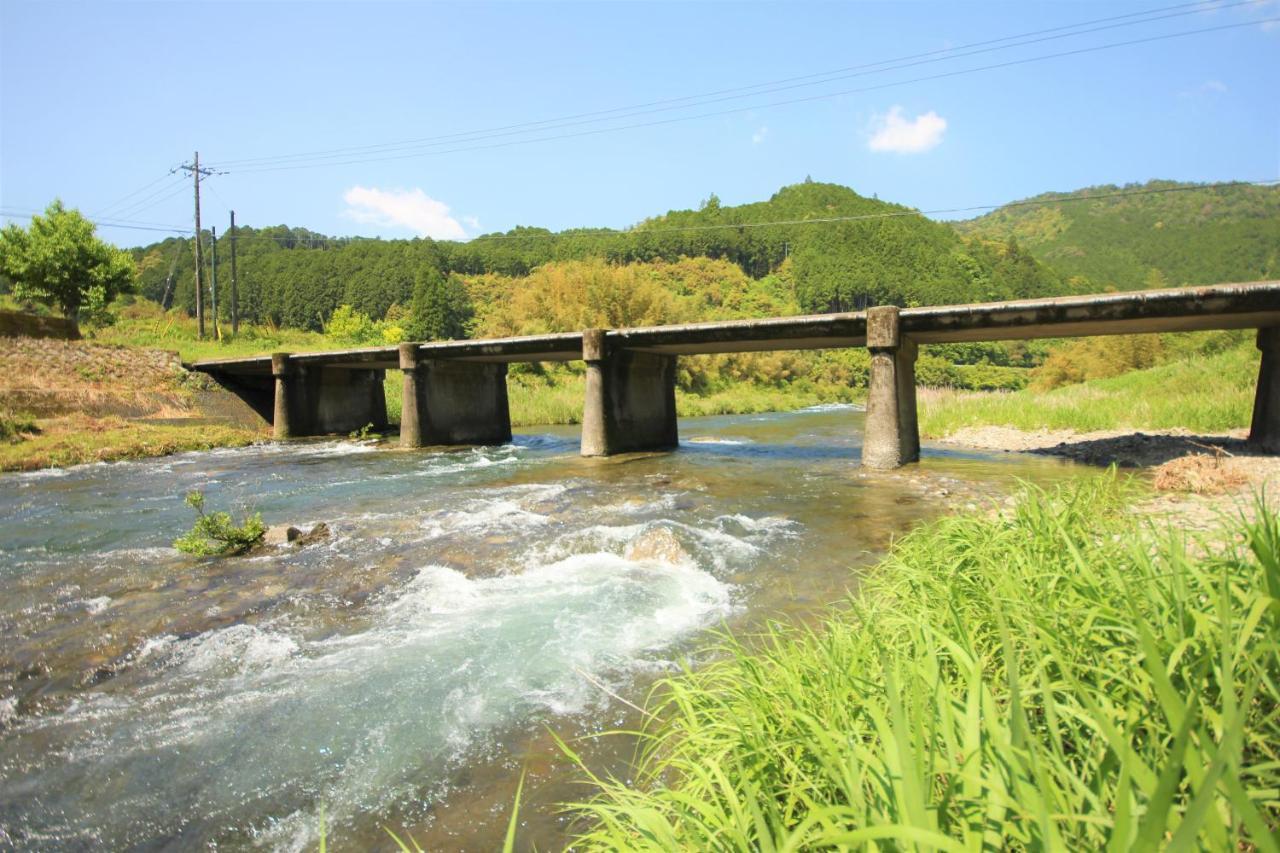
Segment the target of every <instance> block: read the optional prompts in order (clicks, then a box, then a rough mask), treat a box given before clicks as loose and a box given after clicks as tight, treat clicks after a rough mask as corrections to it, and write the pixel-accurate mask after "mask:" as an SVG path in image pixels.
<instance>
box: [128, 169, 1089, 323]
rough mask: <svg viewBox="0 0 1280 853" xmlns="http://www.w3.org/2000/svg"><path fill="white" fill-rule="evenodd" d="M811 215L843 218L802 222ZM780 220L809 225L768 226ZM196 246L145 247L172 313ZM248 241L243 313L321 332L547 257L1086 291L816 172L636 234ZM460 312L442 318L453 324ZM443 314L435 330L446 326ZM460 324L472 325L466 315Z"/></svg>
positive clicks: (818, 308) (150, 286) (851, 288)
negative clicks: (761, 195) (344, 310)
mask: <svg viewBox="0 0 1280 853" xmlns="http://www.w3.org/2000/svg"><path fill="white" fill-rule="evenodd" d="M811 220H837V221H823V222H820V223H813V224H801V223H804V222H808V221H811ZM776 222H786V223H797V224H783V225H775V224H766V223H776ZM206 240H207V237H206ZM192 248H193V247H192V244H191V241H190V240H189V239H186V240H183V239H170V240H165V241H164V242H162V243H157V244H154V245H151V246H146V247H143V248H140V249H137V250H135V257H136V259H137V261H138V265H139V269H140V289H141V293H142V294H143V295H144V296H146V297H148V298H150V299H153V300H156V301H162V302H163V303H164V304H165V305H166V307H178V308H182V309H185V310H187V311H194V307H195V295H194V270H193V261H194V258H193V254H194V253H193V251H192ZM228 250H229V246H228V245H227V241H226V240H225V239H224V240H220V241H219V255H220V266H219V269H218V280H219V285H220V287H219V291H220V297H221V298H220V305H219V309H220V314H221V315H222V316H223V317H224V318H225V317H227V316H229V313H230V308H229V304H228V300H229V293H230V268H229V264H228V263H227V260H228ZM237 250H238V252H237V254H238V258H237V261H238V263H237V272H238V275H237V290H238V306H239V313H240V316H241V317H242V318H243V319H245V320H247V321H250V322H256V323H267V324H275V325H279V326H288V327H295V328H301V329H312V330H321V329H323V328H324V327H325V326H326V325H327V324H328V323H329V321H330V318H331V317H332V316H333V313H334V312H335V311H336V310H337V309H338V308H339V307H340V306H343V305H348V306H351V308H352V309H353V310H354V311H355V312H357V313H358V314H362V315H365V316H367V317H369V318H371V319H372V320H374V321H378V320H390V321H393V322H396V323H402V322H412V321H414V317H416V316H418V314H420V313H421V312H420V311H419V312H414V311H412V310H411V304H412V303H414V301H415V298H416V299H417V302H418V304H419V307H421V305H422V304H424V303H426V302H432V303H433V304H434V305H435V306H436V307H435V308H433V309H432V310H434V311H436V314H437V315H440V312H441V310H443V309H440V307H439V306H442V305H444V306H446V307H449V306H454V307H457V309H458V311H459V312H460V314H459V316H465V315H466V313H467V310H469V309H467V308H466V306H455V303H456V301H457V299H458V296H459V294H460V293H461V292H462V291H466V292H467V293H469V294H473V295H472V297H471V298H472V300H473V301H474V300H475V299H476V298H480V299H489V298H491V297H490V293H491V291H490V290H488V289H486V287H485V286H484V285H483V284H480V283H479V282H481V280H482V279H484V278H485V277H491V276H499V277H506V278H509V279H515V278H523V277H526V276H528V275H530V274H531V273H532V272H533V271H535V270H537V269H539V268H541V267H544V266H545V265H547V264H551V263H554V262H565V261H580V260H586V259H595V260H599V261H601V262H603V263H605V264H608V265H614V266H625V265H632V264H646V265H647V264H655V263H667V264H670V263H676V262H678V261H679V260H680V259H681V258H707V259H713V260H720V261H725V262H728V263H729V264H732V265H733V266H736V267H737V268H738V269H739V270H740V271H741V272H742V274H743V276H744V277H745V279H747V280H750V281H754V282H766V281H767V280H768V279H770V277H771V276H772V277H775V278H776V277H777V275H778V273H779V272H780V271H781V270H782V269H783V266H784V262H785V264H786V266H787V272H786V287H787V289H788V293H787V302H788V309H787V310H791V311H792V313H795V312H830V311H843V310H852V309H856V308H861V307H864V306H866V305H868V304H884V303H894V304H900V305H908V304H942V303H948V302H967V301H983V300H992V299H1004V298H1015V297H1026V296H1045V295H1053V294H1060V293H1064V292H1077V291H1081V290H1085V289H1087V288H1088V286H1089V285H1088V283H1087V282H1085V281H1083V280H1081V279H1076V280H1065V279H1063V278H1062V277H1061V276H1059V275H1058V274H1057V273H1056V272H1054V271H1053V270H1051V269H1050V268H1048V267H1046V266H1045V265H1043V264H1041V263H1039V262H1037V261H1036V260H1035V258H1034V257H1032V255H1031V254H1030V253H1028V252H1026V251H1024V250H1023V249H1022V248H1021V247H1020V246H1019V244H1018V242H1017V240H1014V239H1008V240H1002V241H999V242H989V241H986V240H983V239H979V238H966V237H962V236H960V235H959V234H957V233H956V231H955V230H954V229H953V228H951V227H950V226H947V225H944V224H941V223H937V222H933V221H931V220H929V219H927V218H925V217H923V216H921V215H919V214H917V213H914V212H912V211H911V210H910V209H908V208H905V207H902V206H900V205H894V204H889V203H886V202H882V201H879V200H877V199H869V198H864V197H862V196H860V195H858V194H857V193H855V192H854V191H853V190H850V189H848V188H847V187H841V186H838V185H834V184H823V183H816V182H812V181H806V182H805V183H802V184H797V185H793V186H789V187H784V188H783V189H782V190H780V191H779V192H778V193H776V194H775V195H774V196H773V197H772V198H771V199H769V200H768V201H765V202H759V203H755V204H747V205H741V206H737V207H726V206H722V205H721V204H720V202H719V200H718V199H717V198H716V197H715V196H714V195H713V196H711V197H710V198H709V199H708V200H707V201H706V202H704V203H703V205H702V206H701V207H700V209H698V210H684V211H672V212H669V213H667V214H665V215H663V216H659V217H655V218H653V219H649V220H646V221H645V222H643V223H641V224H639V225H638V226H637V227H636V228H635V229H632V230H630V231H627V232H619V231H613V230H609V229H578V230H570V231H562V232H557V233H553V232H550V231H548V230H546V229H541V228H527V227H520V228H515V229H513V230H511V231H508V232H505V233H502V234H488V235H482V236H480V237H478V238H476V239H474V240H471V241H469V242H466V243H457V242H448V241H436V240H431V239H414V240H380V239H350V238H330V237H325V236H323V235H320V234H316V233H314V232H310V231H307V230H305V229H299V228H289V227H286V226H276V227H270V228H250V227H243V226H242V227H240V228H239V236H238V240H237ZM205 254H206V257H208V256H209V254H210V253H209V252H208V251H206V253H205ZM205 274H206V275H208V274H209V271H208V270H206V273H205ZM713 284H714V282H706V281H701V283H698V284H696V285H695V284H691V285H689V286H712V285H713ZM681 286H685V285H681ZM773 286H776V282H775V283H774V284H771V285H768V286H766V287H765V288H764V290H762V291H760V292H762V293H763V292H765V291H767V290H768V288H769V287H773ZM477 294H478V295H477ZM480 307H481V306H475V310H476V311H477V312H478V311H479V309H480ZM452 310H453V307H449V310H448V311H445V314H446V315H448V316H444V318H443V320H441V323H444V322H446V321H447V322H454V320H455V319H456V318H454V317H453V315H452V314H451V313H450V312H451V311H452ZM752 310H755V311H759V312H761V313H755V314H750V315H749V316H762V315H763V312H767V311H773V310H782V309H781V306H779V305H777V304H771V303H768V300H766V302H765V303H762V304H760V305H756V306H752ZM405 318H408V319H407V320H406V319H405ZM701 318H702V317H701V316H694V317H690V318H689V319H701ZM441 323H434V322H428V323H426V326H425V328H430V329H433V330H435V331H437V332H439V331H440V329H441V328H442V326H441ZM419 328H424V326H422V324H421V322H419ZM452 331H454V332H455V333H457V332H461V333H466V331H467V328H466V327H465V325H462V326H458V325H456V324H455V325H454V326H453V327H452Z"/></svg>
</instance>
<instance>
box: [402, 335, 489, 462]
mask: <svg viewBox="0 0 1280 853" xmlns="http://www.w3.org/2000/svg"><path fill="white" fill-rule="evenodd" d="M400 369H401V370H403V371H404V396H403V397H402V402H401V406H400V445H401V446H402V447H430V446H433V445H440V444H506V443H507V442H509V441H511V411H510V407H509V405H508V402H507V365H506V364H503V363H489V362H474V361H453V360H450V359H438V358H437V359H432V358H423V357H422V351H421V350H420V349H419V348H418V345H417V344H401V345H400Z"/></svg>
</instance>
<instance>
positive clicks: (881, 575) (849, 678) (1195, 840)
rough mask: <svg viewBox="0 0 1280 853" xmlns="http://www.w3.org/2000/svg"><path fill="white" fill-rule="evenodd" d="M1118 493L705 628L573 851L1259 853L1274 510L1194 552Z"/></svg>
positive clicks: (1276, 551) (905, 546)
mask: <svg viewBox="0 0 1280 853" xmlns="http://www.w3.org/2000/svg"><path fill="white" fill-rule="evenodd" d="M1127 488H1129V487H1127V486H1125V485H1123V484H1121V483H1118V482H1117V481H1116V480H1115V479H1114V476H1112V475H1108V476H1105V477H1101V478H1098V479H1091V480H1088V481H1085V482H1084V483H1081V484H1076V485H1074V486H1071V487H1067V488H1066V489H1065V490H1063V491H1059V492H1056V493H1053V494H1046V493H1044V492H1041V491H1038V490H1035V489H1032V488H1028V489H1027V491H1026V493H1025V495H1024V496H1023V497H1022V499H1021V501H1020V502H1019V503H1018V504H1017V506H1016V509H1013V510H1011V511H1009V512H1008V513H1007V514H1004V515H1001V516H999V517H984V516H971V517H952V518H946V519H943V520H940V521H938V522H936V523H934V524H932V525H931V526H928V527H926V528H924V529H922V530H919V531H917V532H915V533H913V534H911V535H909V536H907V537H906V538H905V539H903V540H902V541H901V542H899V543H898V545H897V546H896V547H895V548H894V549H893V552H892V554H891V556H890V557H889V558H888V559H887V560H886V561H885V562H884V563H882V564H881V565H880V566H879V567H878V568H877V569H876V570H875V571H874V573H873V574H872V575H871V576H870V577H868V578H867V579H866V580H865V581H864V583H863V586H862V589H861V591H860V592H859V594H858V595H857V597H856V598H854V599H853V600H852V601H851V602H850V605H849V607H848V609H847V610H844V611H838V612H836V613H835V615H833V616H832V617H831V618H830V620H829V622H828V623H827V624H826V625H825V626H823V627H821V628H820V629H813V630H806V629H800V628H788V627H782V626H775V627H773V628H772V629H771V630H770V631H769V632H768V633H767V634H766V635H765V636H764V637H762V638H759V639H758V641H756V642H754V643H753V644H751V645H750V646H748V645H745V644H743V643H739V642H737V641H735V640H733V639H730V638H727V637H726V638H725V640H724V649H723V651H724V652H725V657H724V659H722V660H721V661H720V662H718V663H714V664H712V665H710V666H708V667H705V668H703V669H701V670H699V671H696V672H686V673H684V674H681V675H679V676H677V677H674V678H672V679H670V680H668V681H666V682H665V683H664V684H662V685H660V686H659V688H658V690H657V692H656V693H655V695H654V701H653V702H652V704H651V709H652V711H653V713H654V717H653V719H655V720H657V721H659V722H655V723H654V724H652V725H650V726H649V727H648V728H647V730H646V731H644V732H643V733H642V735H641V737H642V742H643V743H644V747H643V754H642V757H641V759H640V761H639V767H638V771H637V775H636V778H635V779H634V780H633V781H631V782H629V783H628V782H623V781H619V780H612V779H598V778H594V777H592V778H591V779H590V781H591V782H593V783H594V784H598V785H599V786H601V792H600V793H599V794H598V796H596V797H595V798H593V799H591V800H589V801H587V802H584V803H579V804H577V805H576V806H574V808H575V810H576V811H577V813H578V815H579V819H580V821H581V823H580V824H579V835H578V837H577V838H576V839H575V844H576V846H578V847H581V848H582V849H597V850H600V849H610V850H613V849H628V850H638V849H639V850H688V849H714V850H745V849H753V850H798V849H813V848H821V847H832V846H835V847H841V848H874V849H893V850H897V849H943V850H957V851H958V850H997V849H1009V848H1013V849H1041V850H1102V849H1106V850H1132V849H1144V850H1145V849H1153V848H1157V847H1160V848H1164V847H1167V848H1169V849H1191V848H1198V847H1203V848H1209V849H1216V850H1227V849H1257V850H1276V849H1277V842H1276V836H1275V834H1274V833H1275V832H1276V831H1277V829H1278V828H1280V645H1278V643H1280V521H1278V520H1277V518H1276V517H1275V516H1272V515H1269V514H1267V513H1266V512H1265V511H1262V512H1260V514H1259V520H1258V521H1256V522H1250V523H1245V522H1243V521H1238V522H1236V524H1235V526H1234V532H1235V533H1236V534H1238V537H1237V538H1233V539H1231V540H1228V541H1227V542H1226V544H1222V543H1221V542H1219V543H1218V544H1216V545H1211V544H1210V545H1206V544H1205V543H1189V542H1188V541H1187V540H1186V539H1185V537H1183V536H1182V535H1180V534H1179V533H1178V532H1177V531H1173V530H1153V529H1149V528H1147V527H1146V526H1145V525H1144V523H1143V522H1140V521H1137V520H1135V519H1134V518H1133V517H1132V516H1130V515H1128V514H1127V513H1126V512H1125V505H1126V489H1127ZM566 748H567V747H566ZM585 772H586V771H585V770H584V773H585ZM1250 845H1252V846H1250Z"/></svg>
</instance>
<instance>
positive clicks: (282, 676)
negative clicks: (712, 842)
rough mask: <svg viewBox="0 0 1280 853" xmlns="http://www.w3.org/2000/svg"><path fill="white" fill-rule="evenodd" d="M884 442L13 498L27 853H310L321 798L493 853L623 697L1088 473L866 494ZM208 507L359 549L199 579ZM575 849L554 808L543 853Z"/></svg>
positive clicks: (333, 461) (319, 448)
mask: <svg viewBox="0 0 1280 853" xmlns="http://www.w3.org/2000/svg"><path fill="white" fill-rule="evenodd" d="M861 418H862V416H861V414H860V413H858V412H856V411H854V410H853V409H851V408H849V407H824V408H822V409H819V410H812V411H807V412H801V413H794V414H777V415H752V416H732V417H718V418H702V419H696V420H689V421H684V422H682V424H681V430H682V441H683V443H682V445H681V449H680V451H679V452H677V453H672V454H654V455H635V456H628V457H623V458H615V459H608V460H584V459H580V458H579V457H578V456H577V431H576V429H572V428H564V429H558V428H557V429H546V428H544V429H540V430H535V431H530V432H529V433H526V434H523V435H519V436H517V438H516V440H515V442H514V443H513V444H512V445H509V446H506V447H500V448H490V449H466V450H458V451H452V452H440V451H420V452H402V451H398V450H395V449H393V448H390V447H379V446H377V445H375V444H372V443H357V442H347V441H322V442H314V443H299V444H292V445H289V446H287V447H282V446H263V447H255V448H248V449H238V450H226V451H213V452H207V453H192V454H183V455H179V456H173V457H169V458H166V459H162V460H153V461H146V462H130V463H119V464H113V465H92V466H85V467H80V468H76V469H70V470H66V471H50V472H40V473H34V474H16V475H5V476H3V477H0V637H2V638H3V646H2V647H0V847H3V846H8V845H13V846H16V847H22V848H27V847H38V848H48V849H78V848H83V847H89V846H93V847H98V846H102V847H106V848H108V849H121V848H133V849H162V848H167V847H190V846H195V845H209V844H212V845H215V846H217V847H220V848H224V849H236V848H241V847H249V846H257V847H265V848H267V849H298V848H301V847H304V846H308V845H311V844H313V842H314V840H315V835H316V831H317V829H318V827H319V809H320V806H321V804H323V805H324V807H325V810H326V819H327V824H328V825H329V827H330V833H331V837H336V839H337V840H339V841H341V842H345V843H346V844H348V845H349V846H351V847H353V848H365V847H369V846H372V845H385V844H386V843H387V842H388V841H389V839H388V837H387V836H386V835H385V834H384V833H383V831H382V828H381V827H382V826H383V825H384V823H386V824H390V825H392V826H395V827H406V828H408V829H409V831H411V832H414V833H415V836H416V837H417V838H418V840H419V841H422V842H423V843H424V844H429V845H431V846H433V847H437V848H439V847H444V848H458V849H464V848H470V849H483V848H486V847H490V846H492V844H493V842H494V839H495V838H498V837H500V832H501V829H502V824H503V822H504V821H505V814H504V813H505V810H506V809H507V807H508V806H509V804H510V793H511V788H512V785H513V783H514V780H515V778H516V777H518V775H519V772H520V767H521V766H524V767H528V768H530V769H531V774H532V776H531V778H532V779H533V780H534V785H533V787H534V789H535V790H534V792H533V793H532V794H531V796H530V802H532V803H534V804H537V803H539V802H542V801H546V802H552V801H554V800H555V799H556V798H557V797H558V796H561V795H563V796H575V795H576V794H575V793H573V790H572V789H567V788H565V787H564V783H565V780H566V778H567V775H568V774H567V771H566V770H565V769H564V766H563V762H557V761H556V760H555V759H554V757H553V755H554V752H555V750H554V745H553V744H552V743H551V741H550V739H549V737H548V736H547V735H546V730H547V727H549V728H550V729H551V730H555V731H557V732H559V733H561V734H564V735H566V736H574V735H576V734H582V733H589V732H594V731H598V730H600V729H603V728H608V727H610V726H614V725H618V724H622V723H625V722H626V721H627V716H628V714H629V713H630V712H628V711H627V709H626V707H625V705H624V704H623V703H620V702H618V701H617V700H616V699H614V698H612V697H611V694H617V695H618V696H621V697H623V698H629V699H631V700H634V701H639V700H640V699H642V698H643V695H644V691H645V687H646V686H647V685H648V684H650V683H651V682H652V680H653V679H654V678H655V677H657V676H659V675H661V674H663V673H665V672H668V671H670V670H671V669H672V668H673V667H674V666H675V665H677V663H678V662H679V661H680V660H681V659H683V658H686V657H688V656H690V655H697V653H698V650H699V649H700V648H705V647H706V645H707V642H708V641H707V639H706V633H705V629H707V628H710V627H714V626H718V625H727V626H729V627H731V628H738V629H747V628H749V627H750V626H752V625H754V624H758V623H759V622H760V621H761V620H762V619H765V618H773V617H780V618H785V619H791V620H801V619H807V618H811V617H812V616H814V615H815V614H818V613H820V612H821V611H822V609H823V608H824V607H826V606H827V605H828V604H830V603H832V602H835V601H838V600H839V599H840V598H841V596H842V595H843V594H844V592H845V591H846V590H848V589H850V588H852V587H854V586H856V582H857V573H858V570H859V567H861V566H865V565H866V564H868V563H869V562H871V561H873V560H874V558H875V556H876V555H877V554H879V553H881V552H882V551H883V549H884V548H885V547H886V545H887V544H888V542H889V540H890V539H891V537H893V536H896V535H900V534H901V533H903V532H904V531H906V530H907V529H909V528H910V527H911V526H913V525H914V524H916V523H918V522H919V521H920V520H922V519H926V518H929V517H931V516H933V515H936V514H937V513H940V512H944V511H947V510H950V509H953V508H955V507H957V506H960V505H964V504H967V503H975V502H976V503H981V502H982V501H984V500H989V499H991V498H990V496H992V495H1000V494H1003V493H1005V492H1007V490H1008V486H1009V484H1010V483H1011V481H1012V479H1013V478H1015V477H1026V478H1034V479H1037V480H1040V481H1044V480H1046V479H1054V478H1062V477H1067V476H1072V472H1073V469H1072V468H1071V467H1070V466H1068V465H1066V464H1064V463H1059V462H1056V461H1052V460H1048V459H1041V458H1035V457H1027V456H1019V455H1004V456H999V457H991V456H985V455H981V454H960V453H954V452H942V451H938V450H933V449H929V448H926V458H925V460H924V461H923V462H922V463H921V465H920V466H916V467H913V468H911V469H904V470H903V471H900V472H890V473H884V474H874V473H870V472H863V471H860V470H859V469H858V468H857V467H856V464H855V460H856V458H857V443H858V440H859V437H860V431H861ZM196 488H199V489H202V490H204V491H205V494H206V499H207V502H208V504H209V505H210V507H212V508H215V509H222V508H228V509H235V510H237V511H239V510H241V509H248V508H252V509H254V510H258V511H261V512H262V514H263V517H264V519H265V520H266V521H267V522H268V523H293V524H297V525H299V526H304V525H307V524H310V523H313V522H317V521H324V522H326V523H328V524H329V526H330V527H331V528H332V530H333V536H332V538H330V539H329V540H328V541H325V542H321V543H318V544H314V545H310V546H307V547H304V548H301V549H294V550H275V551H266V552H262V553H261V554H259V555H257V556H250V557H242V558H232V559H226V560H200V559H195V558H190V557H186V556H184V555H182V554H179V553H178V552H176V551H174V550H173V549H172V548H170V547H169V543H170V542H171V541H172V540H173V538H174V537H175V536H176V535H178V534H179V533H180V532H182V531H183V530H184V529H186V528H187V527H189V525H190V522H191V517H190V510H188V509H187V508H186V507H185V506H184V505H183V503H182V496H183V495H184V494H185V493H186V492H187V491H188V490H191V489H196ZM544 724H545V727H544ZM589 752H590V753H591V754H592V755H593V756H594V757H593V759H592V760H594V761H598V762H599V763H600V764H601V766H609V767H616V768H617V769H619V770H623V769H625V762H624V755H623V753H624V752H625V750H622V749H620V748H611V747H596V748H594V750H589ZM539 786H541V793H539V791H538V788H539ZM566 791H567V792H568V793H564V792H566ZM578 793H580V792H578ZM535 811H536V809H535ZM561 831H562V830H561V826H560V824H559V823H558V822H557V820H556V819H555V818H554V817H549V816H546V815H543V816H541V817H539V816H536V815H534V816H531V820H530V823H529V826H528V828H527V833H528V835H527V838H528V839H529V840H533V841H536V842H537V843H538V844H539V846H540V847H542V848H547V847H554V846H555V845H556V842H557V840H558V833H559V832H561Z"/></svg>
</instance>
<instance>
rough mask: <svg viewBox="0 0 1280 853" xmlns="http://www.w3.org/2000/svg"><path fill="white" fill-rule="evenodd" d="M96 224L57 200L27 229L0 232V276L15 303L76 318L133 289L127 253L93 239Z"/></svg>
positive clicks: (133, 273)
mask: <svg viewBox="0 0 1280 853" xmlns="http://www.w3.org/2000/svg"><path fill="white" fill-rule="evenodd" d="M93 232H94V225H93V223H92V222H90V221H89V220H87V219H85V218H84V217H83V216H81V215H80V211H78V210H67V209H66V208H64V207H63V206H62V202H61V201H60V200H58V199H55V200H54V202H53V203H52V204H50V205H49V207H48V208H46V209H45V212H44V216H39V215H36V216H33V217H31V227H30V228H29V229H28V228H23V227H21V226H20V225H9V226H7V227H5V228H4V229H3V230H0V275H3V276H5V277H6V278H8V279H9V280H10V281H11V282H13V293H14V296H16V297H17V298H18V299H35V300H37V301H39V302H43V303H45V304H46V305H56V306H57V307H58V308H60V309H61V310H62V313H63V314H64V315H66V316H67V317H70V318H71V319H75V318H76V315H77V314H78V313H79V311H80V307H81V306H82V305H84V304H85V303H86V302H89V301H93V302H94V303H95V305H98V306H105V305H107V304H108V303H110V302H111V300H112V299H114V298H115V297H116V295H118V294H120V293H127V292H129V291H130V290H131V289H132V287H133V280H134V277H135V276H136V275H137V268H136V267H135V266H134V262H133V258H132V257H131V256H130V255H129V253H128V252H125V251H122V250H120V249H117V248H116V247H115V246H112V245H110V244H108V243H105V242H103V241H102V240H100V239H98V238H97V237H96V236H94V233H93Z"/></svg>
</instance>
